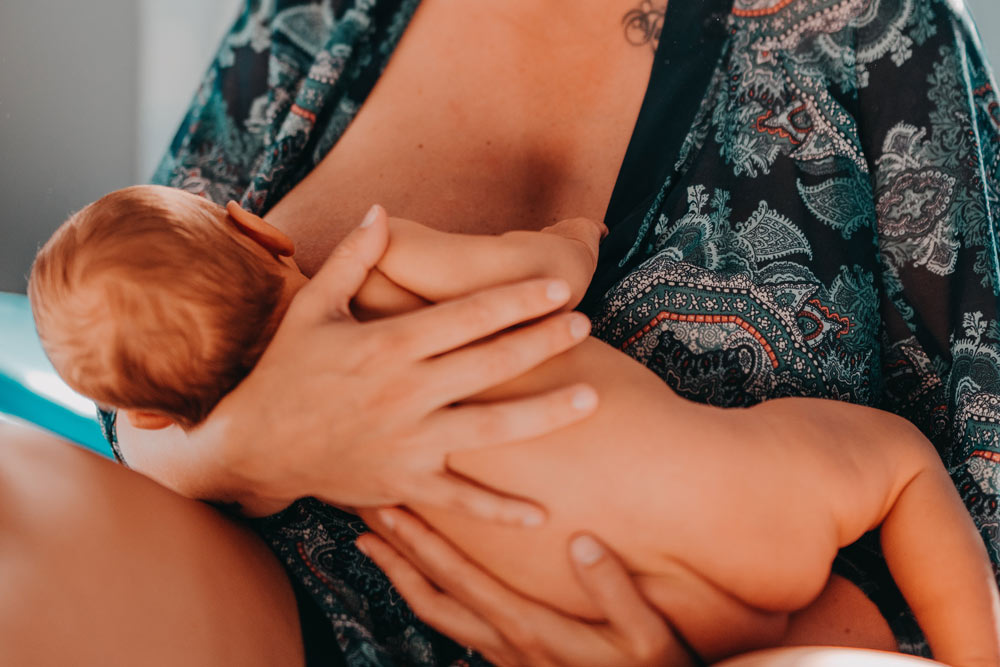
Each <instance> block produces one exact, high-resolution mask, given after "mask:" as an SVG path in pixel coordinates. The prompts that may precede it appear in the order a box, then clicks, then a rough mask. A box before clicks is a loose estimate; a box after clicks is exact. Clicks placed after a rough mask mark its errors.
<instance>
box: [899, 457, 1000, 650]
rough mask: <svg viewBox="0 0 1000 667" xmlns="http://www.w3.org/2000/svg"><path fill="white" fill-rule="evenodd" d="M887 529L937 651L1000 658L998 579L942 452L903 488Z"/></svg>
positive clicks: (904, 584) (903, 585)
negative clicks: (953, 482) (945, 463)
mask: <svg viewBox="0 0 1000 667" xmlns="http://www.w3.org/2000/svg"><path fill="white" fill-rule="evenodd" d="M936 458H937V457H936V456H934V459H936ZM881 537H882V550H883V552H884V553H885V557H886V561H887V563H888V564H889V570H890V571H891V572H892V576H893V578H894V579H895V581H896V584H897V585H898V586H899V589H900V591H901V592H902V593H903V596H904V597H905V598H906V601H907V602H908V603H909V605H910V608H911V609H912V610H913V613H914V615H915V616H916V618H917V622H918V623H919V624H920V627H921V628H922V629H923V631H924V634H925V635H926V636H927V640H928V642H929V643H930V646H931V650H932V651H933V652H934V657H935V658H936V659H937V660H940V661H942V662H945V663H948V664H949V665H956V666H961V667H978V666H980V665H982V666H984V667H985V666H986V665H997V664H1000V646H998V639H997V638H998V636H1000V599H998V594H997V584H996V581H995V579H994V578H993V573H992V570H991V568H990V565H989V562H990V561H989V558H988V556H987V554H986V549H985V547H984V546H983V541H982V539H981V538H980V536H979V534H978V533H977V531H976V529H975V526H974V525H973V523H972V521H971V520H970V519H969V513H968V511H967V510H966V509H965V505H964V504H963V503H962V500H961V499H960V498H959V496H958V494H957V493H956V491H955V487H954V485H953V484H952V482H951V479H950V478H949V477H948V473H947V472H945V470H944V467H943V466H941V464H940V461H939V460H935V461H931V462H930V463H929V464H928V465H926V466H925V467H924V468H923V469H922V470H921V471H920V472H919V473H917V475H916V476H915V477H914V478H913V479H912V480H910V482H909V483H908V484H907V485H906V487H905V488H904V489H903V490H902V491H901V492H900V493H899V495H898V497H897V498H896V502H895V504H894V505H893V507H892V509H890V510H889V513H888V515H887V516H886V518H885V521H884V522H883V523H882V529H881Z"/></svg>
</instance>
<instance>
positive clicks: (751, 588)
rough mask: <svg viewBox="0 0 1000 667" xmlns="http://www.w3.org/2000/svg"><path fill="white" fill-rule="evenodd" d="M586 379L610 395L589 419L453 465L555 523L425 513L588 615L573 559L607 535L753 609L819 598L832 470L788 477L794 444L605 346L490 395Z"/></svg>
mask: <svg viewBox="0 0 1000 667" xmlns="http://www.w3.org/2000/svg"><path fill="white" fill-rule="evenodd" d="M578 381H582V382H588V383H590V384H591V385H593V386H594V387H595V388H596V389H597V391H598V394H599V395H600V398H601V404H600V407H599V409H598V411H597V412H596V413H595V414H594V415H592V416H591V417H588V418H587V419H586V420H584V421H583V422H580V423H578V424H575V425H572V426H569V427H567V428H564V429H562V430H560V431H557V432H555V433H552V434H549V435H547V436H544V437H540V438H535V439H532V440H529V441H524V442H521V443H517V444H512V445H505V446H500V447H494V448H490V449H485V450H477V451H467V452H460V453H456V454H453V455H452V457H451V458H450V461H449V463H450V466H451V467H452V468H453V469H454V470H456V471H457V472H459V473H461V474H463V475H465V476H467V477H469V478H472V479H474V480H476V481H478V482H480V483H482V484H483V485H485V486H489V487H493V488H497V489H501V490H503V491H505V492H507V493H510V494H513V495H518V496H523V497H526V498H531V499H533V500H535V501H537V502H538V503H540V504H541V505H543V506H544V507H545V508H546V509H547V511H548V521H547V522H546V524H545V525H544V526H542V527H538V528H517V527H504V526H499V525H494V524H488V523H483V522H479V521H476V520H470V519H468V518H466V517H464V516H461V515H458V514H455V513H451V512H443V511H438V510H432V509H427V508H422V507H416V508H414V509H415V510H416V511H418V512H419V513H420V514H421V515H422V516H423V517H424V518H425V519H426V520H427V521H428V522H430V523H431V524H432V525H433V526H434V527H435V528H436V529H437V530H438V531H440V532H442V533H444V534H445V535H447V536H448V537H449V539H451V540H452V541H453V542H454V543H455V544H456V545H457V546H459V548H461V549H462V550H463V551H465V552H466V553H467V554H468V555H469V556H471V557H472V558H474V559H475V560H477V561H478V562H479V563H481V564H482V565H483V566H485V567H486V568H487V569H489V570H491V571H492V572H493V573H494V574H496V575H497V576H498V577H499V578H500V579H502V580H504V581H505V582H507V583H508V584H509V585H511V586H513V587H514V588H516V589H518V590H520V591H522V592H523V593H526V594H528V595H530V596H532V597H535V598H537V599H539V600H541V601H543V602H546V603H548V604H551V605H553V606H555V607H558V608H560V609H562V610H564V611H567V612H570V613H574V614H577V615H580V616H583V617H593V613H594V609H593V607H592V605H591V604H590V603H589V601H588V599H587V598H586V596H585V594H584V593H583V591H582V590H581V589H580V588H579V586H578V584H577V582H576V579H575V577H574V575H573V574H572V569H571V567H570V564H569V561H568V544H569V540H570V536H571V535H573V534H574V533H576V532H578V531H581V530H586V531H590V532H593V533H595V534H597V535H598V536H599V537H600V538H601V539H603V540H604V541H605V542H606V543H607V544H608V545H610V546H611V548H612V549H614V551H615V552H616V553H618V554H619V555H620V556H621V557H622V558H623V559H624V560H625V562H626V564H627V565H628V566H629V569H630V570H631V571H633V572H635V573H638V574H643V575H649V576H650V577H652V578H655V577H657V576H666V577H674V578H676V576H677V573H678V572H691V573H693V574H694V575H696V576H700V577H704V578H705V579H706V580H707V581H708V582H710V583H711V584H713V585H714V586H717V587H718V588H720V589H722V590H725V591H728V592H730V593H731V594H733V595H734V596H735V597H736V598H739V599H741V600H743V601H744V602H746V603H748V604H750V605H753V606H755V607H760V608H763V609H791V608H795V607H798V606H802V605H804V604H805V603H806V602H808V599H809V598H810V597H811V596H812V595H814V594H815V593H818V590H819V588H820V587H822V584H823V582H825V580H826V577H827V575H828V574H829V568H830V563H831V561H832V559H833V557H834V555H835V553H836V548H837V546H838V545H837V544H836V533H837V531H836V526H835V525H834V523H835V522H834V511H833V508H832V507H831V505H830V502H829V500H828V499H829V495H830V494H829V493H827V489H825V488H824V487H823V484H821V483H817V482H818V480H819V479H820V478H822V477H824V475H815V476H812V479H808V480H803V479H802V478H803V477H806V476H803V475H797V476H796V475H789V472H790V468H791V469H794V467H795V466H802V465H809V463H808V457H806V458H803V459H802V460H801V461H797V460H789V455H788V452H787V451H785V450H786V449H787V446H786V445H785V444H784V443H781V442H777V441H774V442H770V441H769V439H768V438H766V437H753V438H751V437H750V434H748V433H745V432H744V433H741V432H740V431H739V429H738V428H736V427H735V426H734V424H733V420H732V419H731V418H730V417H731V416H734V415H735V414H736V413H735V412H733V411H727V410H721V409H718V408H712V407H709V406H704V405H700V404H697V403H693V402H690V401H687V400H685V399H683V398H680V397H679V396H677V395H676V394H675V393H674V392H673V391H671V390H670V389H669V388H668V387H667V386H666V385H665V384H664V383H663V381H662V380H661V379H660V378H659V377H657V376H656V375H655V374H653V373H652V372H650V371H649V370H648V369H646V368H645V367H643V366H641V365H640V364H638V363H637V362H635V361H633V360H631V359H630V358H628V357H626V356H625V355H624V354H622V353H621V352H619V351H617V350H614V349H612V348H610V347H608V346H607V345H605V344H604V343H601V342H600V341H598V340H596V339H590V340H589V341H587V342H586V343H584V344H582V345H580V346H579V347H578V348H576V349H575V350H573V351H571V352H568V353H565V354H563V355H561V356H560V357H557V358H556V359H554V360H551V361H550V362H548V363H546V364H545V365H543V366H542V367H540V368H538V369H536V370H534V371H532V372H531V373H528V374H527V375H525V376H523V377H522V378H520V379H518V380H517V381H514V382H511V383H509V384H508V385H505V386H504V387H501V388H499V389H497V390H494V391H492V392H490V395H489V398H490V399H491V400H495V399H498V398H508V397H515V396H524V395H529V394H534V393H538V392H541V391H545V390H547V389H552V388H556V387H559V386H563V385H565V384H567V383H570V382H578ZM791 458H792V459H794V458H795V457H794V456H793V457H791ZM647 580H648V579H647ZM663 611H664V612H665V613H666V612H667V611H668V610H663Z"/></svg>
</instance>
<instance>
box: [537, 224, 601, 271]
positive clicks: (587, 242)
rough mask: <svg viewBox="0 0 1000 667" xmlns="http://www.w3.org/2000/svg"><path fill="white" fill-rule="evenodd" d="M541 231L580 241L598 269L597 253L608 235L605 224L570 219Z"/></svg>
mask: <svg viewBox="0 0 1000 667" xmlns="http://www.w3.org/2000/svg"><path fill="white" fill-rule="evenodd" d="M541 231H543V232H545V233H548V234H558V235H559V236H562V237H564V238H567V239H573V240H574V241H579V242H580V243H582V244H583V245H584V247H585V248H586V249H587V251H588V253H589V257H590V259H591V261H592V262H593V264H594V266H593V268H592V269H591V273H593V269H594V268H597V253H598V248H599V246H600V244H601V241H602V240H604V237H605V236H607V235H608V228H607V226H606V225H605V224H604V223H603V222H598V221H597V220H591V219H590V218H569V219H567V220H560V221H559V222H557V223H556V224H554V225H549V226H548V227H546V228H545V229H542V230H541Z"/></svg>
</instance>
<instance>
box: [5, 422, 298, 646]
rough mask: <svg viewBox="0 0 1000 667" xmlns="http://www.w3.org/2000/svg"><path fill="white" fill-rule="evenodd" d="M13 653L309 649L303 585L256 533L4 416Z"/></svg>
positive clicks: (8, 642)
mask: <svg viewBox="0 0 1000 667" xmlns="http://www.w3.org/2000/svg"><path fill="white" fill-rule="evenodd" d="M0 445H2V446H0V470H3V475H2V477H0V544H2V545H3V548H0V572H3V573H4V577H3V580H4V595H3V596H0V646H3V651H2V652H3V655H4V662H5V663H7V664H41V665H48V664H52V665H62V664H74V665H105V664H135V665H179V664H183V665H220V664H239V665H274V664H301V663H302V662H303V651H302V640H301V632H300V630H299V625H298V615H297V612H296V607H295V599H294V595H293V593H292V589H291V587H290V584H289V582H288V579H287V577H286V576H285V574H284V572H283V570H282V569H281V567H280V565H279V563H278V562H277V560H276V559H275V558H274V556H273V555H272V554H271V553H270V552H269V551H268V550H267V548H266V546H265V545H264V544H263V543H262V542H261V541H260V540H259V539H258V538H257V537H256V536H254V535H253V534H251V533H249V532H247V531H246V530H245V529H243V528H241V527H239V526H238V525H236V524H235V523H233V522H231V521H229V520H227V519H225V518H224V517H222V516H221V515H220V514H219V513H218V512H216V511H215V510H213V509H212V508H210V507H208V506H206V505H204V504H203V503H199V502H195V501H192V500H187V499H184V498H181V497H180V496H177V495H175V494H174V493H172V492H170V491H167V490H165V489H163V488H162V487H159V486H157V485H156V484H154V483H153V482H151V481H149V480H147V479H145V478H143V477H141V476H139V475H138V474H136V473H133V472H130V471H128V470H126V469H124V468H121V467H119V466H117V465H115V464H113V463H110V462H108V461H104V460H102V459H100V458H98V457H96V456H94V455H91V454H89V453H87V452H84V451H82V450H80V449H78V448H76V447H72V446H70V445H68V444H66V443H64V442H61V441H59V440H58V439H57V438H55V437H53V436H50V435H48V434H45V433H42V432H40V431H35V430H33V429H28V428H23V427H20V426H13V425H10V424H5V423H0Z"/></svg>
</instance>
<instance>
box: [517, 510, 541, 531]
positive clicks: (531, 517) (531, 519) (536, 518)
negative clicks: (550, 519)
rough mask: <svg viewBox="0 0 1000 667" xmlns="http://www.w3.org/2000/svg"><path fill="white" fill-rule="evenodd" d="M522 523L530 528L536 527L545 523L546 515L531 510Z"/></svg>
mask: <svg viewBox="0 0 1000 667" xmlns="http://www.w3.org/2000/svg"><path fill="white" fill-rule="evenodd" d="M521 523H522V524H523V525H524V526H527V527H528V528H535V527H536V526H540V525H542V524H543V523H545V515H544V514H542V513H541V512H530V513H528V514H525V515H524V518H523V519H521Z"/></svg>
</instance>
